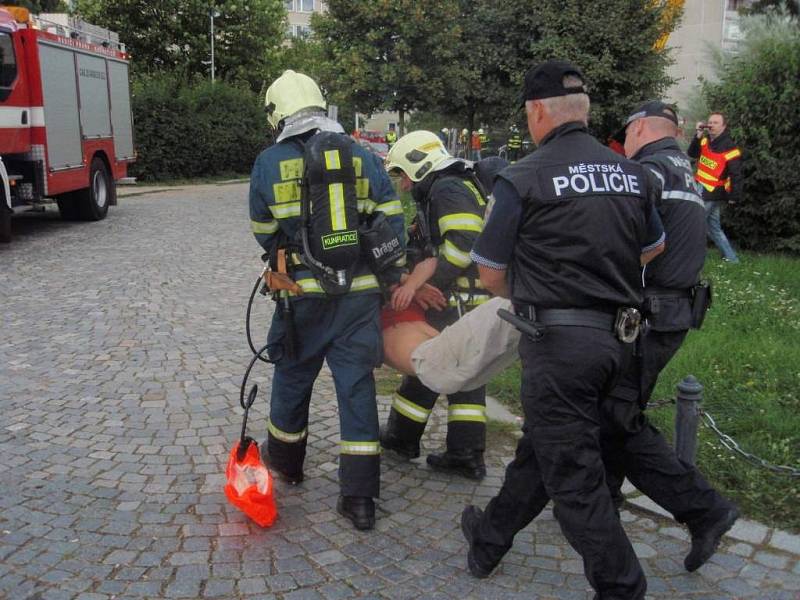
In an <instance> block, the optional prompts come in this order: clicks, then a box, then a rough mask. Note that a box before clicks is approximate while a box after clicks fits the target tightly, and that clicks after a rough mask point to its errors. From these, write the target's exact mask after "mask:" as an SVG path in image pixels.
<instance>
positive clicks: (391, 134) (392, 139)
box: [385, 129, 397, 148]
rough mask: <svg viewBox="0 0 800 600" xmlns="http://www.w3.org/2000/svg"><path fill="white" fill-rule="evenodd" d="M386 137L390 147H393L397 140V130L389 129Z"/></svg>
mask: <svg viewBox="0 0 800 600" xmlns="http://www.w3.org/2000/svg"><path fill="white" fill-rule="evenodd" d="M385 139H386V145H387V146H389V148H391V147H392V146H394V144H395V143H396V142H397V132H395V131H394V130H392V129H390V130H389V131H387V132H386V136H385Z"/></svg>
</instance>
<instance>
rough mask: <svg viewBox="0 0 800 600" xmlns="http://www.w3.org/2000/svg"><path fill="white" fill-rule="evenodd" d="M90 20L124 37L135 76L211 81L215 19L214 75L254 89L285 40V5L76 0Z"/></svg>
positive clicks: (269, 0) (267, 0) (260, 0)
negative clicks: (160, 75)
mask: <svg viewBox="0 0 800 600" xmlns="http://www.w3.org/2000/svg"><path fill="white" fill-rule="evenodd" d="M75 9H76V12H77V13H78V14H79V15H81V17H83V18H84V19H85V20H86V21H89V22H90V23H94V24H97V25H101V26H103V27H107V28H108V29H111V30H112V31H116V32H117V33H119V35H120V39H121V41H123V42H124V43H125V44H126V45H127V47H128V50H129V51H130V53H131V56H132V65H133V71H134V72H135V73H154V72H158V71H172V72H175V71H177V72H180V73H182V74H184V75H185V76H187V77H191V76H201V77H207V76H208V74H209V72H210V66H209V65H208V61H209V60H210V57H211V39H210V14H211V11H217V13H219V16H217V17H215V19H214V31H215V36H214V45H215V71H216V75H217V76H218V77H219V78H220V79H226V80H229V81H244V82H247V83H248V84H249V85H250V87H251V88H252V89H254V90H258V89H260V88H261V86H262V83H263V81H264V80H265V79H267V78H271V77H272V76H274V72H273V70H272V67H271V63H272V59H273V58H274V54H275V52H276V49H277V48H279V47H280V45H281V43H282V42H283V40H284V33H285V22H286V11H285V8H284V3H283V2H282V1H281V0H212V1H211V2H208V1H203V0H162V1H160V2H150V1H149V0H78V1H77V2H76V8H75Z"/></svg>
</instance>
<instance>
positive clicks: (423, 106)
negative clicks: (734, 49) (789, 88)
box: [312, 0, 676, 138]
mask: <svg viewBox="0 0 800 600" xmlns="http://www.w3.org/2000/svg"><path fill="white" fill-rule="evenodd" d="M329 9H330V12H329V14H328V15H325V16H315V17H314V19H313V21H312V24H313V28H314V30H315V34H316V36H317V39H318V40H319V43H320V44H321V46H322V48H323V51H324V58H325V60H324V61H323V62H321V63H320V71H319V73H318V75H319V77H320V79H321V81H322V82H323V83H324V84H325V86H326V87H327V88H328V90H329V91H330V92H331V93H332V96H333V99H334V101H335V102H337V103H339V104H347V105H351V106H353V107H354V108H356V109H358V110H359V111H361V112H366V113H369V112H373V111H375V110H380V109H389V110H400V111H406V110H410V109H415V110H431V111H435V112H437V113H442V114H445V115H450V116H451V119H450V120H451V121H452V120H455V121H456V122H458V123H463V124H466V125H467V127H468V129H475V128H477V125H478V124H479V123H488V124H489V125H490V126H493V128H494V127H498V126H499V127H498V128H499V129H500V130H502V131H505V130H506V129H507V127H508V125H509V124H510V123H511V122H515V121H516V122H517V123H519V124H523V121H522V119H520V113H519V112H518V111H517V105H518V100H517V99H518V97H519V90H520V85H521V81H522V77H523V75H524V73H525V71H526V70H527V69H528V67H530V66H531V65H533V64H535V63H536V62H540V61H542V60H546V59H548V58H552V57H556V56H558V57H563V58H566V59H568V60H572V61H573V62H575V63H576V64H578V65H579V66H580V67H581V68H582V69H583V70H584V74H585V75H586V78H587V80H588V81H589V83H590V88H591V92H592V100H593V110H592V124H591V126H592V129H593V131H594V132H595V133H596V134H598V135H600V136H601V137H603V138H604V137H606V136H608V135H609V134H610V133H612V132H613V131H615V130H616V129H617V128H618V127H619V123H620V122H621V121H622V119H623V118H624V117H625V116H627V113H628V112H629V110H630V108H631V106H632V105H634V104H635V103H637V102H639V101H641V100H643V99H646V98H650V97H654V96H658V95H659V94H661V93H662V92H663V91H664V90H665V89H666V88H667V86H668V85H669V84H670V83H671V80H670V79H669V77H667V76H666V75H665V69H666V67H667V66H668V65H669V64H670V59H669V56H668V54H667V53H666V52H658V51H655V50H654V49H653V44H654V43H655V41H656V40H657V39H658V37H659V35H660V34H661V33H662V32H664V30H665V29H671V28H672V27H674V26H675V24H676V22H671V23H669V24H668V25H667V26H665V25H664V20H663V17H664V3H662V2H658V3H653V2H652V0H608V1H607V2H602V3H600V2H590V1H588V0H567V1H566V2H564V1H561V0H558V1H556V0H541V1H537V2H532V1H531V0H506V1H505V2H496V1H495V0H413V1H412V0H397V1H395V2H389V1H388V0H380V1H376V0H332V1H331V2H329Z"/></svg>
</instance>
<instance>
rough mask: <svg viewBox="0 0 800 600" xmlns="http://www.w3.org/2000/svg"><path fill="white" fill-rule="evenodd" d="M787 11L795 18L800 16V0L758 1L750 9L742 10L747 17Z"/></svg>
mask: <svg viewBox="0 0 800 600" xmlns="http://www.w3.org/2000/svg"><path fill="white" fill-rule="evenodd" d="M781 10H785V11H786V12H787V14H789V15H791V16H792V17H794V18H797V17H799V16H800V2H798V0H758V1H757V2H753V4H752V6H750V7H749V8H744V9H742V11H741V12H742V13H743V14H745V15H758V14H764V13H769V12H772V11H781Z"/></svg>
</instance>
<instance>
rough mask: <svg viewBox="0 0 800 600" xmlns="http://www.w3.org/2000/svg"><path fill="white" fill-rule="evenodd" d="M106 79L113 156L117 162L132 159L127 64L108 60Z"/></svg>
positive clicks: (131, 123)
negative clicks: (112, 132)
mask: <svg viewBox="0 0 800 600" xmlns="http://www.w3.org/2000/svg"><path fill="white" fill-rule="evenodd" d="M108 79H109V84H110V90H111V93H110V95H111V122H112V124H113V125H114V154H115V155H116V157H117V160H123V159H130V158H134V152H133V120H132V119H131V95H130V90H129V89H128V65H127V63H124V62H118V61H115V60H109V61H108Z"/></svg>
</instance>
